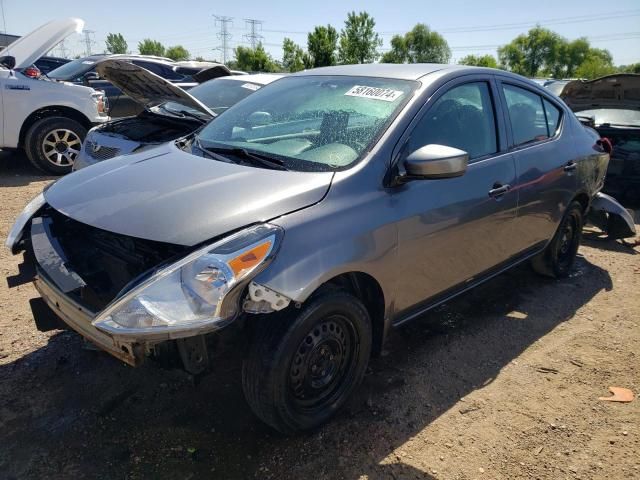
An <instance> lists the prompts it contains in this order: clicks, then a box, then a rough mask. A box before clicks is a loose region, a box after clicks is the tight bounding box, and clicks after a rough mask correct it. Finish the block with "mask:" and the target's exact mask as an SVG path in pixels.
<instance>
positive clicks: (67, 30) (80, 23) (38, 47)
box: [0, 18, 84, 69]
mask: <svg viewBox="0 0 640 480" xmlns="http://www.w3.org/2000/svg"><path fill="white" fill-rule="evenodd" d="M83 28H84V20H81V19H79V18H64V19H61V20H53V21H51V22H49V23H45V24H44V25H41V26H39V27H38V28H36V29H35V30H33V31H32V32H31V33H28V34H26V35H25V36H23V37H20V38H19V39H18V40H16V41H15V42H13V43H12V44H11V45H9V46H8V47H5V48H3V49H2V50H1V51H0V57H4V56H8V55H10V56H12V57H14V58H15V59H16V65H15V67H14V68H16V69H21V68H27V67H28V66H30V65H33V64H34V63H35V62H36V61H37V60H38V59H39V58H40V57H42V56H44V54H45V53H47V52H48V51H49V50H51V49H52V48H53V47H55V46H56V45H57V44H58V43H60V42H61V41H62V40H64V39H65V38H67V37H68V36H69V35H71V34H73V33H80V32H81V31H82V29H83Z"/></svg>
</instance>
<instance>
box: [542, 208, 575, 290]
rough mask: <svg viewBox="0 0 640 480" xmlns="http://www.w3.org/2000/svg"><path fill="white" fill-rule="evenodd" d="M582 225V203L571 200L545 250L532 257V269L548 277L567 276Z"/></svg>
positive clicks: (573, 259)
mask: <svg viewBox="0 0 640 480" xmlns="http://www.w3.org/2000/svg"><path fill="white" fill-rule="evenodd" d="M582 226H583V218H582V205H580V203H578V202H572V203H571V204H570V205H569V208H568V209H567V211H566V213H565V215H564V218H563V219H562V222H560V225H559V227H558V230H557V231H556V234H555V235H554V237H553V239H552V240H551V242H550V243H549V245H548V246H547V248H546V249H545V251H544V252H542V253H541V254H540V255H538V256H536V257H534V258H533V259H532V261H531V264H532V266H533V269H534V270H535V271H536V272H537V273H539V274H541V275H546V276H548V277H554V278H564V277H567V276H568V275H569V273H570V272H571V267H572V266H573V262H574V261H575V258H576V254H577V253H578V248H579V247H580V239H581V238H582Z"/></svg>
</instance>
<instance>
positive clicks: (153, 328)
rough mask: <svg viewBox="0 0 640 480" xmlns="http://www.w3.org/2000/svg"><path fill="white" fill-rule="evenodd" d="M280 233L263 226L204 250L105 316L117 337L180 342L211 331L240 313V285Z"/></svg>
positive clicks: (100, 323)
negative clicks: (149, 338) (182, 339)
mask: <svg viewBox="0 0 640 480" xmlns="http://www.w3.org/2000/svg"><path fill="white" fill-rule="evenodd" d="M281 237H282V229H280V228H279V227H276V226H274V225H269V224H264V225H258V226H256V227H251V228H249V229H246V230H243V231H241V232H239V233H237V234H235V235H232V236H230V237H228V238H226V239H224V240H222V241H219V242H216V243H214V244H212V245H209V246H207V247H204V248H201V249H199V250H197V251H195V252H193V253H192V254H190V255H188V256H187V257H185V258H184V259H182V260H180V261H179V262H177V263H175V264H173V265H170V266H168V267H166V268H163V269H161V270H159V271H158V272H156V273H155V274H154V275H153V276H152V277H151V278H149V279H148V280H146V281H144V282H143V283H142V284H140V285H139V286H138V287H135V288H134V289H133V290H131V291H130V292H128V293H126V294H125V295H124V296H123V297H122V298H120V299H118V300H116V301H115V302H114V303H112V304H111V305H109V306H108V307H107V308H106V309H105V310H104V311H103V312H101V313H100V314H99V315H98V316H97V317H96V319H95V320H94V321H93V325H95V326H96V327H97V328H99V329H101V330H104V331H106V332H108V333H111V334H113V335H129V336H136V337H148V336H154V335H156V334H161V335H160V336H162V337H164V338H179V337H181V336H187V335H195V334H199V333H202V332H203V331H206V330H213V329H216V328H219V327H221V326H223V325H224V324H225V323H227V322H228V321H230V320H232V319H233V318H234V317H235V315H236V313H237V311H238V304H239V302H238V295H239V293H240V290H241V289H242V286H243V285H245V284H246V283H247V282H248V281H249V280H250V279H251V278H253V277H254V276H255V275H257V274H258V273H259V272H260V271H261V270H262V269H264V268H265V267H266V266H267V265H268V263H269V262H270V261H271V259H272V258H273V256H274V255H275V253H276V251H277V248H278V246H279V243H280V239H281Z"/></svg>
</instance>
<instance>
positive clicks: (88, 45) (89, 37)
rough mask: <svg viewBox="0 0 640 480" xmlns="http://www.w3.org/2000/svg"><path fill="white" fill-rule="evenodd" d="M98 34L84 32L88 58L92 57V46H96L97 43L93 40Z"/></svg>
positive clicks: (85, 53) (92, 31)
mask: <svg viewBox="0 0 640 480" xmlns="http://www.w3.org/2000/svg"><path fill="white" fill-rule="evenodd" d="M94 33H96V32H95V31H94V30H82V34H83V35H84V55H85V57H88V56H89V55H91V45H95V44H96V41H95V40H94V39H93V38H92V35H93V34H94Z"/></svg>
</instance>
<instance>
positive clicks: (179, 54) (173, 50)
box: [164, 45, 190, 62]
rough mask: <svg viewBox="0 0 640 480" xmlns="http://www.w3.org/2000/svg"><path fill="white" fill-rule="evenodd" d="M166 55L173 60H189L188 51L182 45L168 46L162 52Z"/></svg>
mask: <svg viewBox="0 0 640 480" xmlns="http://www.w3.org/2000/svg"><path fill="white" fill-rule="evenodd" d="M164 55H165V56H166V57H169V58H170V59H171V60H175V61H176V62H179V61H180V60H189V56H190V55H189V51H188V50H187V49H186V48H184V47H183V46H182V45H175V46H173V47H168V48H167V50H166V51H165V52H164Z"/></svg>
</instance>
